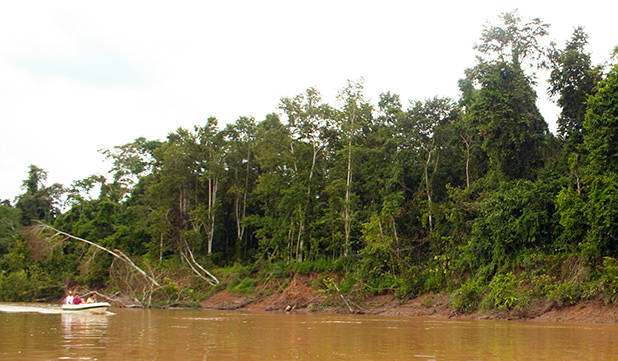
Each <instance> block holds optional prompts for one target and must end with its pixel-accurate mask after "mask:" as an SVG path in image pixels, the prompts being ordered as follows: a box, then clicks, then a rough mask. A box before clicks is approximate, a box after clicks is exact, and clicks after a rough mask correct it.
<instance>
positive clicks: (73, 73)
mask: <svg viewBox="0 0 618 361" xmlns="http://www.w3.org/2000/svg"><path fill="white" fill-rule="evenodd" d="M514 9H518V11H519V14H520V16H521V17H522V18H523V19H529V18H533V17H539V18H541V19H542V20H543V21H544V22H546V23H549V24H550V25H551V28H550V35H549V36H548V37H546V38H547V42H549V41H550V40H554V41H556V42H557V43H558V44H559V45H560V46H561V47H562V45H563V44H564V42H565V41H566V40H567V39H568V38H569V37H570V34H571V33H572V31H573V29H574V28H575V27H576V26H580V25H581V26H583V27H584V30H585V31H586V32H587V33H588V34H589V42H590V44H589V48H588V49H589V51H590V52H591V53H592V59H593V62H594V63H601V62H604V61H607V60H608V59H609V56H610V54H611V51H612V49H613V48H614V46H616V45H618V38H617V37H616V34H618V25H616V22H615V16H616V14H617V13H618V5H617V4H616V3H615V2H608V1H597V0H592V1H586V2H581V1H578V2H575V1H573V2H569V1H538V0H536V1H509V2H498V1H466V2H464V1H425V2H417V1H388V0H382V1H359V0H356V1H336V0H330V1H321V0H314V1H289V0H288V1H269V0H262V1H233V0H232V1H174V2H153V1H105V2H88V1H27V0H26V1H6V2H2V4H1V5H0V34H2V35H0V134H2V136H3V137H2V141H1V142H0V169H1V170H2V176H1V177H0V200H2V199H9V200H11V201H13V200H14V199H15V197H16V196H17V195H18V194H20V193H22V189H21V183H22V181H23V179H25V178H26V176H27V171H28V167H29V165H30V164H34V165H36V166H38V167H40V168H43V169H45V170H46V171H47V172H48V174H49V178H48V181H47V183H48V184H51V183H55V182H58V183H62V184H63V185H65V186H68V185H70V184H71V183H72V182H73V181H74V180H78V179H83V178H86V177H88V176H90V175H92V174H103V173H105V171H107V170H108V169H109V166H110V165H109V164H108V163H107V162H106V161H105V159H104V157H103V155H101V154H100V153H99V150H100V149H109V148H112V147H114V146H116V145H121V144H124V143H128V142H131V141H132V140H134V139H135V138H137V137H142V136H143V137H146V138H148V139H161V140H163V139H165V137H166V136H167V134H168V133H169V132H172V131H174V130H176V129H177V128H178V127H185V128H189V129H192V128H193V126H194V125H202V124H204V122H205V120H206V119H207V118H208V117H209V116H216V117H217V118H218V119H219V122H220V125H221V126H224V125H225V124H226V123H229V122H234V121H235V120H236V119H237V118H238V117H239V116H243V115H247V116H254V117H255V118H256V120H258V121H260V120H263V119H264V116H265V115H266V114H268V113H271V112H278V109H277V105H278V104H279V100H280V98H281V97H286V96H294V95H297V94H299V93H301V92H302V91H304V90H305V89H307V88H308V87H316V88H317V89H318V90H319V91H320V92H321V94H322V95H323V98H324V99H325V100H326V101H327V102H329V103H331V104H333V105H336V104H337V103H336V94H337V92H338V91H339V90H341V89H342V88H343V87H344V86H345V85H346V81H347V80H357V79H360V78H361V77H362V78H364V79H365V95H366V97H367V98H368V99H369V100H371V101H372V102H373V103H374V104H375V103H376V101H377V99H378V97H379V94H380V93H382V92H386V91H391V92H393V93H397V94H400V96H401V99H402V101H403V102H404V107H407V104H408V103H407V102H408V100H410V99H414V100H423V99H426V98H431V97H433V96H436V95H437V96H449V97H453V98H457V97H458V95H459V94H458V90H457V80H458V79H460V78H462V77H463V76H464V70H465V69H466V68H468V67H471V66H474V65H475V52H474V50H473V49H472V47H473V45H474V44H476V43H478V41H479V37H480V34H481V31H482V29H483V25H484V24H487V23H492V24H498V15H499V14H500V13H502V12H507V11H512V10H514ZM539 75H540V79H539V85H538V87H537V93H538V95H539V101H538V105H539V108H540V109H541V113H542V114H543V115H544V117H545V119H546V121H547V122H548V123H549V126H550V129H551V130H552V131H555V128H556V126H555V121H556V117H557V114H558V110H557V108H556V106H555V105H553V104H552V102H551V100H549V99H548V98H547V96H546V87H547V86H546V84H544V82H543V80H544V78H546V75H543V74H539Z"/></svg>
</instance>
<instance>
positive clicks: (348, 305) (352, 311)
mask: <svg viewBox="0 0 618 361" xmlns="http://www.w3.org/2000/svg"><path fill="white" fill-rule="evenodd" d="M324 284H325V285H326V287H328V286H329V285H333V287H335V289H336V290H337V293H338V294H339V297H341V300H343V303H344V304H345V305H346V306H347V307H348V310H349V311H350V313H354V309H353V308H352V306H350V304H349V303H348V300H346V298H345V297H344V296H343V293H341V290H340V289H339V287H337V283H336V282H335V281H334V280H333V279H327V280H324Z"/></svg>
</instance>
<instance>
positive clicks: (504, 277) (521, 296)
mask: <svg viewBox="0 0 618 361" xmlns="http://www.w3.org/2000/svg"><path fill="white" fill-rule="evenodd" d="M488 288H489V293H488V294H487V296H485V298H484V299H483V306H484V307H485V308H496V309H498V310H500V311H512V310H523V309H525V308H526V307H527V306H528V304H529V297H528V295H526V293H525V292H524V291H523V290H522V289H520V288H519V282H517V279H516V277H515V275H514V274H513V272H509V273H507V274H499V275H496V276H495V277H494V278H493V279H492V280H491V282H490V283H489V286H488Z"/></svg>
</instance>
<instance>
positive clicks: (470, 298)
mask: <svg viewBox="0 0 618 361" xmlns="http://www.w3.org/2000/svg"><path fill="white" fill-rule="evenodd" d="M480 286H481V285H480V283H479V281H478V280H476V279H469V280H468V281H466V282H465V283H464V284H463V285H461V288H459V289H458V290H456V291H455V292H453V293H452V294H451V306H452V307H453V309H454V310H455V311H457V312H460V313H468V312H472V311H474V310H475V309H476V308H477V307H478V304H479V301H480V299H481V295H482V291H481V287H480Z"/></svg>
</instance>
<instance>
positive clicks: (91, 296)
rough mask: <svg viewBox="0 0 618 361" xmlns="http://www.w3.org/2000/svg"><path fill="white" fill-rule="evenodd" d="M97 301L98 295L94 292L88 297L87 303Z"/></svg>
mask: <svg viewBox="0 0 618 361" xmlns="http://www.w3.org/2000/svg"><path fill="white" fill-rule="evenodd" d="M96 302H97V296H96V295H95V294H94V293H93V294H91V295H90V296H89V297H88V298H87V299H86V303H96Z"/></svg>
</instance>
